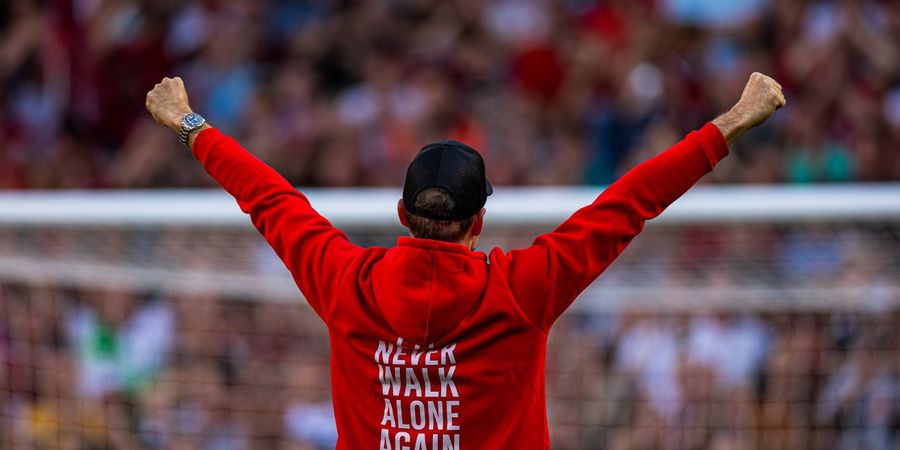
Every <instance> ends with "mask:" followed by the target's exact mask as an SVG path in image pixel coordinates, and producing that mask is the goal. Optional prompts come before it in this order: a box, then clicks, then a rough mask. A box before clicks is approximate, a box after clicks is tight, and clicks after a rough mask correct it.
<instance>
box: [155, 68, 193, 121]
mask: <svg viewBox="0 0 900 450" xmlns="http://www.w3.org/2000/svg"><path fill="white" fill-rule="evenodd" d="M145 105H146V107H147V111H149V112H150V115H152V116H153V120H155V121H156V122H157V123H159V124H160V125H163V126H166V127H169V128H171V129H172V130H174V131H176V132H179V131H181V119H182V118H184V116H185V115H187V114H189V113H191V106H190V103H188V95H187V90H185V88H184V81H182V80H181V78H179V77H175V78H163V80H162V81H160V82H159V83H157V84H156V86H154V87H153V89H152V90H151V91H150V92H148V93H147V101H146V103H145Z"/></svg>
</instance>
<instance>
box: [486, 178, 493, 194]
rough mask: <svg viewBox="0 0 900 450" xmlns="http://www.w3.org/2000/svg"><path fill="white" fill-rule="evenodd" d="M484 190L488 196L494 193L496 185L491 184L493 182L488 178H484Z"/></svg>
mask: <svg viewBox="0 0 900 450" xmlns="http://www.w3.org/2000/svg"><path fill="white" fill-rule="evenodd" d="M484 191H485V192H486V193H487V195H488V196H490V195H491V194H493V193H494V186H491V182H490V181H488V180H487V178H485V179H484Z"/></svg>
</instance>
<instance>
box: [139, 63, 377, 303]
mask: <svg viewBox="0 0 900 450" xmlns="http://www.w3.org/2000/svg"><path fill="white" fill-rule="evenodd" d="M146 106H147V110H148V111H150V114H152V115H153V118H154V119H155V120H156V121H157V122H159V123H160V124H161V125H164V126H166V127H168V128H170V129H172V130H173V131H175V132H176V133H180V132H181V120H182V118H183V117H184V116H185V115H186V114H189V113H191V108H190V104H189V102H188V96H187V91H186V90H185V87H184V83H183V82H182V81H181V79H180V78H166V79H164V80H163V81H162V82H161V83H159V84H157V85H156V87H154V88H153V90H152V91H150V92H149V93H148V94H147V104H146ZM188 145H189V146H190V147H191V149H192V151H193V154H194V157H195V158H197V160H198V161H200V162H201V163H202V164H203V167H204V169H206V172H207V173H209V174H210V175H211V176H212V177H213V178H214V179H215V180H216V182H218V183H219V185H221V186H222V187H223V188H224V189H225V190H226V191H228V193H229V194H231V195H232V196H233V197H234V198H235V200H237V203H238V205H239V206H240V208H241V210H242V211H244V212H245V213H247V214H249V215H250V219H251V221H252V222H253V225H254V226H255V227H256V228H257V229H258V230H259V232H260V233H262V235H263V237H264V238H265V239H266V241H267V242H268V243H269V245H271V246H272V248H273V249H274V250H275V253H277V254H278V256H279V257H280V258H281V260H282V261H284V264H285V265H286V266H287V268H288V270H290V272H291V274H292V275H293V277H294V280H295V281H296V283H297V286H298V287H299V288H300V290H301V291H302V292H303V294H304V295H305V296H306V299H307V301H309V303H310V305H311V306H312V307H313V308H314V309H315V310H316V312H317V313H318V314H319V315H320V316H321V317H322V318H323V319H325V320H326V321H328V317H329V316H330V308H331V306H332V305H331V302H330V300H331V295H330V294H331V293H333V292H335V291H336V289H335V288H334V285H335V284H336V283H337V282H338V281H339V279H340V277H341V276H342V274H343V273H344V270H345V269H346V267H347V266H348V263H349V261H350V260H351V259H352V258H354V257H355V256H357V255H359V254H360V253H361V252H362V249H361V248H359V247H357V246H355V245H353V244H351V243H350V242H349V241H348V240H347V237H346V236H345V235H344V233H342V232H341V231H340V230H338V229H336V228H334V227H333V226H332V225H331V224H330V223H329V222H328V221H327V220H325V218H323V217H322V216H320V215H319V214H318V213H317V212H316V211H315V210H314V209H313V208H312V206H311V205H310V204H309V201H308V200H307V199H306V197H305V196H304V195H303V194H301V193H300V192H298V191H297V190H296V189H294V187H293V186H291V185H290V183H288V182H287V180H285V179H284V177H282V176H281V175H279V174H278V173H277V172H276V171H275V170H273V169H272V168H271V167H269V166H267V165H266V164H265V163H263V162H262V161H260V160H259V159H257V158H256V157H255V156H253V155H252V154H250V153H249V152H247V151H246V150H244V149H243V148H242V147H241V146H240V145H239V144H238V143H237V142H236V141H235V140H234V139H232V138H230V137H228V136H225V135H223V134H222V133H220V132H219V130H217V129H215V128H212V127H211V126H210V125H208V124H204V125H203V126H202V127H200V128H198V129H197V130H195V131H194V132H192V133H191V134H190V135H189V137H188Z"/></svg>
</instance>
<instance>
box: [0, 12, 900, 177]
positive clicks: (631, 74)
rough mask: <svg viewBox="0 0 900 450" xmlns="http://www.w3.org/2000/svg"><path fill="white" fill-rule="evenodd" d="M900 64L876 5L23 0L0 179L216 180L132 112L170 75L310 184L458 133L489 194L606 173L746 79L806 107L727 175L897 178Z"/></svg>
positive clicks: (6, 25)
mask: <svg viewBox="0 0 900 450" xmlns="http://www.w3.org/2000/svg"><path fill="white" fill-rule="evenodd" d="M898 55H900V5H898V3H897V2H885V1H879V0H863V1H857V2H849V1H820V0H816V1H805V2H800V3H798V2H796V1H793V0H742V1H732V2H724V3H723V2H718V1H712V0H641V1H625V0H605V1H599V2H591V1H584V0H565V1H564V0H503V1H493V2H477V1H471V0H454V1H450V2H441V1H435V0H402V1H392V2H383V1H376V0H360V1H352V2H348V1H337V0H332V1H323V2H290V1H283V0H268V1H262V2H260V1H250V0H238V1H228V2H225V1H215V0H212V1H206V2H186V3H185V2H182V3H179V2H152V1H149V0H130V1H116V2H111V1H81V0H14V1H11V2H4V3H3V5H2V6H0V86H2V89H0V92H2V94H0V163H2V164H0V171H2V172H0V187H3V188H42V187H49V188H65V187H79V188H85V187H86V188H90V187H110V186H116V187H172V186H199V185H206V184H208V180H207V179H206V177H205V176H203V175H202V173H201V172H200V171H199V170H186V169H184V167H185V166H189V165H186V164H180V163H179V161H182V160H183V158H184V157H185V156H184V155H183V152H181V151H180V149H178V148H177V146H176V145H174V144H171V143H167V142H164V141H161V140H159V139H158V138H157V136H158V133H159V131H158V130H153V129H152V127H150V128H148V127H146V126H145V123H144V121H145V120H146V119H144V118H143V117H142V114H141V111H140V108H139V105H140V104H141V102H140V97H141V95H142V94H141V93H143V92H146V91H147V90H148V89H149V88H150V87H152V85H153V83H155V81H156V80H158V79H160V78H162V76H164V75H171V74H175V73H177V74H180V75H181V76H183V77H184V78H185V80H186V81H187V82H188V84H189V85H190V86H192V89H193V90H194V91H196V93H192V94H193V95H194V97H195V99H196V100H195V102H196V103H197V106H198V108H199V109H200V110H201V112H203V113H205V114H207V115H208V116H209V118H210V120H211V121H212V122H213V123H215V124H216V125H217V126H218V127H220V128H222V129H223V130H225V131H226V132H228V133H230V134H232V135H235V136H236V137H238V138H239V140H241V141H242V142H246V143H247V144H248V147H249V148H252V149H255V151H257V152H259V154H260V156H262V157H263V158H264V159H266V160H267V162H270V163H272V164H273V165H274V166H275V168H276V169H278V170H279V171H280V172H281V173H284V174H287V175H288V176H289V178H290V180H291V181H292V182H295V183H297V184H304V185H325V186H332V185H337V186H356V185H395V184H396V183H397V180H399V179H401V178H402V171H403V169H404V167H405V166H404V162H405V161H407V160H408V159H409V154H410V152H414V151H415V149H418V148H419V147H421V145H422V143H424V142H430V141H432V140H436V139H438V138H446V137H450V138H456V139H460V140H463V141H467V142H469V143H471V144H472V145H474V146H475V147H476V148H479V149H483V151H484V152H485V156H486V158H487V160H488V161H487V162H488V166H489V167H491V168H492V170H493V172H492V173H491V179H493V180H496V181H497V184H581V183H608V182H610V181H612V180H613V179H615V178H616V177H617V176H618V175H619V174H621V173H623V171H624V170H626V169H627V168H629V167H630V166H632V165H633V164H634V162H635V161H639V160H642V159H645V158H646V156H647V155H646V154H644V153H645V152H646V149H652V148H662V147H659V146H658V145H652V144H653V142H651V140H653V139H657V138H658V139H661V140H662V139H663V138H662V137H660V136H668V135H681V134H683V132H685V131H686V130H688V129H692V128H694V127H696V126H697V125H698V124H699V123H700V122H701V121H702V120H703V118H708V117H712V116H715V115H716V114H717V113H719V112H720V111H721V110H723V109H724V108H726V107H727V106H728V105H727V101H728V100H730V98H729V97H728V93H730V92H734V91H735V90H736V89H737V88H738V87H739V86H737V85H738V84H740V83H741V82H743V80H745V79H746V75H747V73H749V72H750V71H751V68H752V69H754V70H762V71H764V72H771V73H773V75H775V78H777V79H779V80H783V81H782V84H784V86H785V88H786V92H787V94H788V97H790V98H791V103H792V105H793V106H792V108H791V110H790V111H788V112H787V113H786V114H785V115H784V116H783V117H781V118H779V119H778V121H777V122H776V123H775V124H774V125H773V126H772V127H770V128H769V130H770V133H769V135H767V136H757V137H756V138H755V139H751V140H749V141H747V142H743V143H740V144H738V146H737V147H736V149H735V151H736V153H737V155H738V157H737V158H734V159H733V161H730V162H729V164H728V167H727V170H723V171H720V172H719V173H717V174H716V175H715V176H714V177H713V181H728V182H789V183H809V182H843V181H882V180H900V156H898V152H897V151H896V149H897V148H898V146H900V140H898V139H900V137H898V131H897V130H898V127H897V123H898V120H897V119H896V118H897V116H898V114H897V110H898V108H897V107H896V104H897V103H898V102H897V100H896V99H897V96H898V95H897V91H898V89H900V85H898V80H900V78H898V77H900V56H898ZM663 73H665V77H663V76H662V74H663ZM713 80H715V82H713ZM670 141H671V139H668V140H667V142H670ZM338 161H339V163H338ZM492 161H503V164H495V163H492ZM137 168H141V169H142V170H138V169H137ZM336 169H340V170H336Z"/></svg>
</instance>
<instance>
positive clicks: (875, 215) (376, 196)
mask: <svg viewBox="0 0 900 450" xmlns="http://www.w3.org/2000/svg"><path fill="white" fill-rule="evenodd" d="M302 192H303V193H304V194H306V195H307V197H308V198H309V199H310V202H311V203H312V205H313V207H315V208H316V210H318V211H319V212H320V213H321V214H322V215H323V216H325V217H326V218H328V219H329V220H330V221H331V222H332V223H334V224H335V225H336V226H338V227H394V226H398V225H399V224H398V223H397V214H396V204H397V200H398V199H399V198H400V195H401V193H400V190H399V189H387V188H380V189H378V188H369V189H352V188H347V189H316V188H313V189H302ZM601 192H602V188H597V187H528V188H497V189H496V191H495V193H494V195H492V196H491V197H489V198H488V203H487V208H488V211H489V212H488V216H487V217H488V220H489V221H490V223H496V224H501V225H504V226H539V227H545V226H553V225H556V224H559V223H560V222H562V221H563V220H565V219H566V218H567V217H569V216H570V215H571V214H572V213H573V212H575V211H576V210H577V209H578V208H581V207H582V206H585V205H587V204H589V203H591V202H592V201H594V199H595V198H596V197H597V196H598V195H599V194H600V193H601ZM893 219H900V183H886V184H855V185H820V186H783V185H773V186H761V185H760V186H698V187H695V188H693V189H691V190H690V191H689V192H688V193H687V194H685V195H684V196H683V197H682V198H681V199H679V200H678V201H677V202H675V204H673V205H672V206H671V207H670V208H669V209H667V210H666V211H665V212H664V213H663V214H662V216H660V217H659V218H658V219H656V220H654V221H653V223H654V224H667V223H670V224H689V223H741V222H793V221H817V220H827V221H870V220H893ZM248 224H249V222H248V220H247V217H246V216H245V215H243V214H242V213H241V212H240V211H239V210H238V209H237V207H236V206H235V203H234V200H233V199H232V198H231V197H230V196H229V195H228V194H226V193H225V192H224V191H222V190H220V189H190V190H127V191H117V190H96V191H11V192H10V191H7V192H0V225H56V226H70V225H200V226H210V227H231V226H243V225H248Z"/></svg>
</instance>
